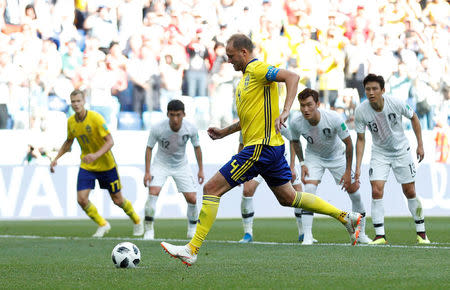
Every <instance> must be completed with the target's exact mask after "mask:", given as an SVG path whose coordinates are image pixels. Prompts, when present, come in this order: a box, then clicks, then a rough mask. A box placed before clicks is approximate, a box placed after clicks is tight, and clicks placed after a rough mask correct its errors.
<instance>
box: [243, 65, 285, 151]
mask: <svg viewBox="0 0 450 290" xmlns="http://www.w3.org/2000/svg"><path fill="white" fill-rule="evenodd" d="M278 71H279V69H277V68H275V67H273V66H271V65H268V64H266V63H264V62H261V61H259V60H257V59H253V60H251V61H250V62H249V63H248V64H247V66H246V68H245V69H244V75H243V76H242V78H241V80H240V81H239V84H238V86H237V88H236V107H237V113H238V116H239V120H240V124H241V132H242V137H243V141H244V146H251V145H256V144H263V145H270V146H280V145H283V144H284V141H283V137H281V134H280V133H278V134H277V133H276V132H275V119H276V118H277V117H278V116H279V115H280V110H279V106H278V102H279V100H278V99H279V96H278V84H277V83H276V82H275V77H276V75H277V73H278Z"/></svg>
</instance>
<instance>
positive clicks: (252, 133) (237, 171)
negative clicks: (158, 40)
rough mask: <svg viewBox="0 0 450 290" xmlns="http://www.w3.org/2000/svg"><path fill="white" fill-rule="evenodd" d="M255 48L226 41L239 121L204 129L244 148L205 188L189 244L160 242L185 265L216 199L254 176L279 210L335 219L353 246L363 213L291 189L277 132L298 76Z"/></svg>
mask: <svg viewBox="0 0 450 290" xmlns="http://www.w3.org/2000/svg"><path fill="white" fill-rule="evenodd" d="M253 48H254V45H253V43H252V41H251V40H250V39H249V38H248V37H247V36H245V35H243V34H234V35H232V36H231V37H230V39H229V40H228V42H227V47H226V53H227V56H228V62H229V63H231V64H232V65H233V67H234V69H235V70H236V71H242V73H243V76H242V79H241V80H240V82H239V84H238V87H237V89H236V106H237V111H238V116H239V121H238V122H237V123H235V124H232V125H230V126H228V127H226V128H223V129H219V128H209V129H208V134H209V136H210V137H211V138H212V139H219V138H223V137H225V136H228V135H230V134H232V133H235V132H237V131H239V130H241V131H242V136H243V141H244V149H242V150H241V151H240V152H239V153H238V154H236V155H234V156H233V157H232V158H231V160H230V161H229V162H228V163H227V164H225V165H224V166H223V167H222V168H221V169H220V170H219V172H217V173H216V174H215V175H214V176H213V177H212V178H211V179H210V180H209V181H208V182H207V183H206V184H205V186H204V187H203V204H202V209H201V210H200V214H199V218H198V222H197V229H196V232H195V234H194V237H193V238H192V239H191V241H190V242H189V243H188V244H187V245H185V246H174V245H171V244H169V243H166V242H162V243H161V246H162V247H163V248H164V249H165V250H166V252H168V253H169V254H170V255H171V256H172V257H175V258H178V259H180V260H181V261H182V262H183V263H185V264H187V265H189V266H190V265H192V264H193V263H195V262H196V261H197V253H198V251H199V249H200V247H201V245H202V243H203V241H204V240H205V238H206V235H207V234H208V232H209V230H210V229H211V227H212V225H213V223H214V221H215V219H216V215H217V210H218V208H219V202H220V197H221V196H222V195H224V194H225V193H226V192H227V191H229V190H230V189H232V188H233V187H235V186H236V185H239V184H242V183H244V182H246V181H248V180H251V179H252V178H253V177H255V176H257V175H258V174H260V175H261V176H262V177H263V178H264V180H265V181H266V183H267V185H268V186H269V187H270V189H271V190H272V192H273V193H274V194H275V196H276V198H277V199H278V202H279V203H280V204H281V205H283V206H290V207H295V208H303V209H305V210H308V211H312V212H316V213H321V214H326V215H329V216H332V217H334V218H336V219H337V220H339V221H340V222H341V223H342V224H343V225H344V226H345V227H346V228H347V231H348V232H349V234H350V238H351V242H352V244H353V245H354V244H355V243H356V239H357V238H358V235H359V223H360V220H361V214H358V213H347V212H345V211H342V210H339V209H337V208H336V207H334V206H332V205H331V204H329V203H327V202H326V201H324V200H322V199H321V198H320V197H318V196H315V195H314V194H310V193H306V192H296V191H295V189H294V188H293V187H292V184H291V182H290V180H291V178H292V174H291V170H290V167H289V165H288V163H287V161H286V158H284V141H283V138H282V137H281V134H280V130H281V126H284V127H285V122H286V120H287V118H288V116H289V111H290V109H291V106H292V102H293V101H294V98H295V95H296V93H297V86H298V81H299V77H298V75H297V74H295V73H293V72H290V71H288V70H284V69H277V68H275V67H273V66H270V65H268V64H266V63H264V62H261V61H259V60H257V59H256V58H255V57H254V55H253ZM276 82H284V83H285V84H286V89H287V95H286V101H285V104H284V108H283V111H282V112H281V114H280V111H279V109H278V98H279V96H278V85H277V83H276Z"/></svg>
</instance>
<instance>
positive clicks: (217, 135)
mask: <svg viewBox="0 0 450 290" xmlns="http://www.w3.org/2000/svg"><path fill="white" fill-rule="evenodd" d="M240 130H241V123H240V122H236V123H234V124H232V125H230V126H228V127H225V128H223V129H220V128H217V127H209V128H208V135H209V137H211V139H213V140H216V139H221V138H223V137H226V136H228V135H230V134H233V133H235V132H237V131H240Z"/></svg>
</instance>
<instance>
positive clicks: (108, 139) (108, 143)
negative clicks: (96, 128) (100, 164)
mask: <svg viewBox="0 0 450 290" xmlns="http://www.w3.org/2000/svg"><path fill="white" fill-rule="evenodd" d="M103 140H105V144H103V146H102V147H100V149H98V151H97V152H94V153H89V154H86V155H85V156H84V157H83V162H85V163H86V164H89V163H92V162H94V161H95V160H97V159H98V158H100V157H101V156H102V155H103V154H105V153H106V152H108V151H109V150H111V148H112V147H113V146H114V140H113V138H112V136H111V134H108V135H106V136H105V137H104V138H103Z"/></svg>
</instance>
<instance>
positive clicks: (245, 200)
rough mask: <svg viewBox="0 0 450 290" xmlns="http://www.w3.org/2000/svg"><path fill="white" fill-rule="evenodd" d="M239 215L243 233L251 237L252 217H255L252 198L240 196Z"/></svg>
mask: <svg viewBox="0 0 450 290" xmlns="http://www.w3.org/2000/svg"><path fill="white" fill-rule="evenodd" d="M241 214H242V225H243V226H244V233H249V234H250V235H252V236H253V216H254V215H255V211H254V210H253V197H245V196H242V200H241Z"/></svg>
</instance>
